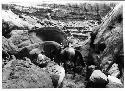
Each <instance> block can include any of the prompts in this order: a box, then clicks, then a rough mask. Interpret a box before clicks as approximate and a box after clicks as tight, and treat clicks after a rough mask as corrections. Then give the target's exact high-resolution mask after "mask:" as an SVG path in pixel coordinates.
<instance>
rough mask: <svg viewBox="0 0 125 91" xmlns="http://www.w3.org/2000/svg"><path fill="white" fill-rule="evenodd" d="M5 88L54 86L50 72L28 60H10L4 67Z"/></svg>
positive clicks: (3, 82)
mask: <svg viewBox="0 0 125 91" xmlns="http://www.w3.org/2000/svg"><path fill="white" fill-rule="evenodd" d="M2 72H3V74H2V87H3V88H52V87H53V83H52V80H51V78H50V75H49V73H48V72H46V71H45V70H43V69H40V68H39V67H36V66H35V65H34V64H32V63H31V62H30V61H28V60H16V59H13V60H11V61H9V62H8V63H7V64H6V65H5V66H4V68H3V69H2Z"/></svg>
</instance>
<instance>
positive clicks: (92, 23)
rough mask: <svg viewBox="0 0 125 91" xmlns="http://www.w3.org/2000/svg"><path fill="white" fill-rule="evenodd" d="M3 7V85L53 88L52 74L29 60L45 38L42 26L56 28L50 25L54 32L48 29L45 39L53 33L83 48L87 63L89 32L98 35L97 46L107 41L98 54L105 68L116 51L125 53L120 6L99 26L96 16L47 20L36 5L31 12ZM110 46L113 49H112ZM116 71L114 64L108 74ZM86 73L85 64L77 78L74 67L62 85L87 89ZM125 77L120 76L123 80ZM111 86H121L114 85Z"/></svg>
mask: <svg viewBox="0 0 125 91" xmlns="http://www.w3.org/2000/svg"><path fill="white" fill-rule="evenodd" d="M2 8H3V9H2V73H3V74H2V87H3V88H53V82H52V79H51V77H50V74H49V73H48V72H47V71H46V70H45V69H44V68H40V67H38V65H37V64H34V61H35V60H34V59H33V60H32V59H29V58H31V55H32V53H33V49H35V48H38V46H39V43H42V42H43V41H44V40H41V37H39V34H40V31H42V30H39V28H42V29H44V28H46V27H49V28H51V27H53V28H54V29H53V30H52V28H51V31H50V30H49V31H48V30H46V31H48V32H47V34H48V35H47V36H46V37H44V38H45V40H46V39H51V38H50V35H49V34H52V33H53V34H52V36H53V35H55V36H54V37H53V38H52V39H53V40H56V39H58V40H56V41H59V42H61V43H62V44H63V45H67V40H68V42H69V45H70V46H72V47H73V48H75V49H76V50H78V51H80V53H81V54H82V57H83V60H84V61H85V62H87V61H88V60H89V55H90V54H92V53H91V51H90V50H91V47H92V46H91V44H90V43H91V41H92V40H91V37H92V35H91V34H90V33H93V34H96V35H97V37H96V38H95V40H94V43H93V44H97V45H98V44H101V43H102V42H103V43H105V44H106V49H105V50H104V51H103V52H102V53H100V54H98V55H99V56H100V58H101V65H103V67H102V69H103V70H104V69H106V65H107V62H109V61H113V60H114V58H113V57H114V55H115V53H116V54H117V53H121V55H123V56H124V54H123V49H122V48H123V25H122V22H121V21H122V20H118V19H120V18H121V19H122V16H121V13H122V11H121V10H119V8H118V9H117V8H116V10H114V12H115V13H114V12H113V15H112V16H111V17H110V16H109V17H108V18H109V19H105V21H103V22H102V23H101V24H100V25H99V24H98V21H97V20H94V19H93V20H81V21H80V20H54V19H52V18H50V19H48V18H45V16H46V15H45V14H46V13H45V12H44V13H43V15H45V16H42V17H41V18H40V15H39V12H38V11H39V10H41V12H42V9H37V8H33V9H34V10H33V11H31V10H30V9H29V8H24V7H21V6H18V5H13V4H12V5H3V6H2ZM28 10H29V11H28ZM44 10H46V9H43V11H44ZM117 11H118V13H117ZM34 13H36V16H35V15H33V14H34ZM48 13H49V12H48ZM117 17H118V19H117ZM119 17H120V18H119ZM115 18H116V19H115ZM110 19H111V20H110ZM114 21H115V22H114ZM105 27H106V28H105ZM112 27H113V28H112ZM49 28H48V29H49ZM56 28H58V29H56ZM37 29H38V30H37ZM45 34H46V32H45ZM111 40H112V41H111ZM110 48H112V49H111V50H110ZM37 52H39V51H37ZM12 55H14V56H12ZM115 56H116V55H115ZM20 58H21V59H20ZM122 62H123V61H122ZM108 65H109V64H108ZM80 70H81V69H80ZM117 72H118V73H119V70H118V67H113V68H112V69H110V71H109V74H112V75H115V74H114V73H117ZM86 75H87V74H86V67H84V68H82V72H81V73H76V76H75V77H73V71H72V70H71V71H70V72H69V73H67V74H66V76H65V78H64V81H63V86H62V87H63V88H85V87H86V83H87V81H86V80H85V79H86V78H85V77H86ZM123 77H124V76H122V78H121V79H122V81H123ZM109 85H110V84H109ZM111 86H112V87H122V86H116V85H112V84H111ZM109 87H110V86H109Z"/></svg>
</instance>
